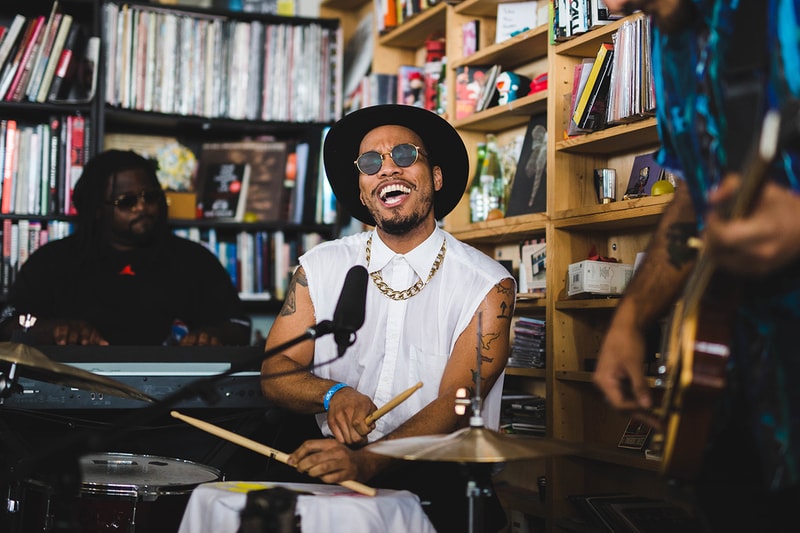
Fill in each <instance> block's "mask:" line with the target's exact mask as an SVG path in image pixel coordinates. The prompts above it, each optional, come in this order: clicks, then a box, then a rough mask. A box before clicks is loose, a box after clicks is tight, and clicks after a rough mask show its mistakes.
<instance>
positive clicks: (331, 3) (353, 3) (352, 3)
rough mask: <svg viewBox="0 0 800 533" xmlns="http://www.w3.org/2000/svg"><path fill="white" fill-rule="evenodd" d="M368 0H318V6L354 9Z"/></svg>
mask: <svg viewBox="0 0 800 533" xmlns="http://www.w3.org/2000/svg"><path fill="white" fill-rule="evenodd" d="M369 1H370V0H323V1H322V2H320V4H319V5H320V7H327V8H331V9H342V10H345V9H356V8H359V7H361V6H363V5H364V4H366V3H368V2H369Z"/></svg>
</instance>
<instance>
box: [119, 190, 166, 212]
mask: <svg viewBox="0 0 800 533" xmlns="http://www.w3.org/2000/svg"><path fill="white" fill-rule="evenodd" d="M163 196H164V193H163V191H161V190H160V189H155V190H150V191H139V192H129V193H125V194H120V195H119V196H117V197H116V198H114V199H113V200H107V201H106V203H108V204H111V205H113V206H114V207H116V208H118V209H122V210H123V211H129V210H131V209H133V208H134V207H136V206H137V205H138V204H139V200H142V201H143V202H144V203H145V204H155V203H158V202H159V201H160V200H161V198H162V197H163Z"/></svg>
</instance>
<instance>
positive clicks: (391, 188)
mask: <svg viewBox="0 0 800 533" xmlns="http://www.w3.org/2000/svg"><path fill="white" fill-rule="evenodd" d="M393 192H399V193H402V194H411V187H408V186H406V185H401V184H399V183H394V184H392V185H387V186H386V187H385V188H384V189H382V190H381V193H380V197H381V200H383V201H386V196H387V195H388V194H389V193H393Z"/></svg>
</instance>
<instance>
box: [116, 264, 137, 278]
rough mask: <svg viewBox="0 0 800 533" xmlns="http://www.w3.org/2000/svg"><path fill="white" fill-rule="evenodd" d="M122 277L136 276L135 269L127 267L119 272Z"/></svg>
mask: <svg viewBox="0 0 800 533" xmlns="http://www.w3.org/2000/svg"><path fill="white" fill-rule="evenodd" d="M119 275H120V276H135V275H136V272H134V271H133V268H132V267H131V266H130V265H125V267H124V268H123V269H122V270H120V271H119Z"/></svg>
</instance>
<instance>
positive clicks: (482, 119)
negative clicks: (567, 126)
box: [452, 91, 547, 133]
mask: <svg viewBox="0 0 800 533" xmlns="http://www.w3.org/2000/svg"><path fill="white" fill-rule="evenodd" d="M546 112H547V91H541V92H537V93H533V94H528V95H526V96H523V97H522V98H519V99H517V100H512V101H511V102H509V103H507V104H503V105H497V106H494V107H490V108H489V109H485V110H483V111H479V112H477V113H473V114H472V115H470V116H468V117H467V118H462V119H459V120H454V121H453V122H452V123H453V126H454V127H456V128H458V129H460V130H466V131H478V132H492V133H495V132H498V131H501V130H506V129H509V128H513V127H515V126H522V125H524V124H527V123H528V122H530V120H531V115H537V114H540V113H546Z"/></svg>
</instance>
